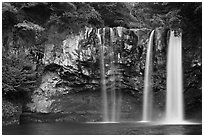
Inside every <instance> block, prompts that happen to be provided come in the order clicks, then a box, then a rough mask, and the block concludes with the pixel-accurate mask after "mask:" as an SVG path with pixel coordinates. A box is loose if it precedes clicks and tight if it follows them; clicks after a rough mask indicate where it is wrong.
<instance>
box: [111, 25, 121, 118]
mask: <svg viewBox="0 0 204 137" xmlns="http://www.w3.org/2000/svg"><path fill="white" fill-rule="evenodd" d="M113 37H114V35H113V29H112V28H110V51H111V57H110V65H111V72H112V73H111V81H112V85H111V86H112V87H111V106H112V111H111V122H116V93H115V65H114V63H115V60H114V50H113V43H112V40H113ZM117 113H119V112H117Z"/></svg>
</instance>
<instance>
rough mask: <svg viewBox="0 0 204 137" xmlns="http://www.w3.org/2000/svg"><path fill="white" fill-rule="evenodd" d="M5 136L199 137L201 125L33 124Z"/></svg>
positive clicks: (14, 128) (6, 131) (15, 128)
mask: <svg viewBox="0 0 204 137" xmlns="http://www.w3.org/2000/svg"><path fill="white" fill-rule="evenodd" d="M2 131H3V135H6V134H10V135H130V134H132V135H144V134H145V135H182V134H185V135H188V134H191V135H197V134H202V126H201V125H176V126H175V125H168V126H167V125H147V124H141V123H140V124H138V123H108V124H107V123H37V124H36V123H33V124H23V125H15V126H6V127H3V128H2Z"/></svg>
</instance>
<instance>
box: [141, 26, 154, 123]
mask: <svg viewBox="0 0 204 137" xmlns="http://www.w3.org/2000/svg"><path fill="white" fill-rule="evenodd" d="M153 39H154V30H153V31H152V32H151V34H150V38H149V43H148V47H147V55H146V64H145V78H144V95H143V116H142V121H144V122H147V121H151V120H152V66H153V64H152V54H153Z"/></svg>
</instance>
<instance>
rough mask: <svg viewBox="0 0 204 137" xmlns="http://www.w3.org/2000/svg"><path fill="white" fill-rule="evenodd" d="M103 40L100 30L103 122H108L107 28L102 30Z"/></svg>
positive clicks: (98, 32)
mask: <svg viewBox="0 0 204 137" xmlns="http://www.w3.org/2000/svg"><path fill="white" fill-rule="evenodd" d="M102 31H103V33H102V37H103V38H102V40H101V35H100V29H98V30H97V36H98V39H99V46H100V48H99V50H100V72H101V91H102V103H103V112H102V113H103V122H108V121H109V117H108V97H107V90H106V79H105V63H104V43H105V42H104V41H105V28H103V29H102Z"/></svg>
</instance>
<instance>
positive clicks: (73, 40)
mask: <svg viewBox="0 0 204 137" xmlns="http://www.w3.org/2000/svg"><path fill="white" fill-rule="evenodd" d="M164 30H165V29H164V28H159V29H156V35H155V40H154V43H155V45H157V46H155V48H154V50H156V51H158V52H161V51H163V50H164V49H165V48H166V46H165V44H166V43H164V42H165V39H164V36H165V37H166V33H167V31H164ZM150 31H151V30H149V29H145V28H143V29H126V28H123V27H115V28H108V27H107V28H100V29H96V28H85V29H84V30H83V31H81V32H80V33H79V34H75V35H74V34H72V35H69V36H67V38H66V39H65V40H64V41H63V44H62V45H61V46H60V47H59V46H56V45H54V44H47V45H45V51H44V57H43V58H42V63H43V64H44V65H45V67H44V73H43V75H42V79H41V82H40V83H41V84H40V86H39V87H38V88H37V89H36V90H35V91H34V93H33V95H32V101H31V102H30V103H29V104H27V109H28V110H29V111H32V112H40V113H49V112H58V111H59V110H58V109H57V108H56V107H55V108H52V107H51V106H52V104H53V103H54V102H55V101H56V100H55V99H54V98H55V97H56V96H59V95H63V94H66V93H70V92H81V91H85V90H98V91H99V92H100V67H99V64H100V61H101V56H100V54H101V53H100V47H101V46H103V47H104V66H105V78H106V81H107V83H106V85H107V90H108V92H110V91H111V89H112V88H113V87H112V86H113V84H114V86H115V88H116V90H117V89H120V90H123V91H128V92H131V93H132V94H133V95H136V96H138V97H139V96H142V89H143V77H144V68H145V66H144V64H145V54H146V45H147V43H148V38H149V34H150ZM159 57H160V58H162V56H159ZM155 58H157V56H156V54H155ZM163 65H164V64H163ZM113 78H114V81H113Z"/></svg>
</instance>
